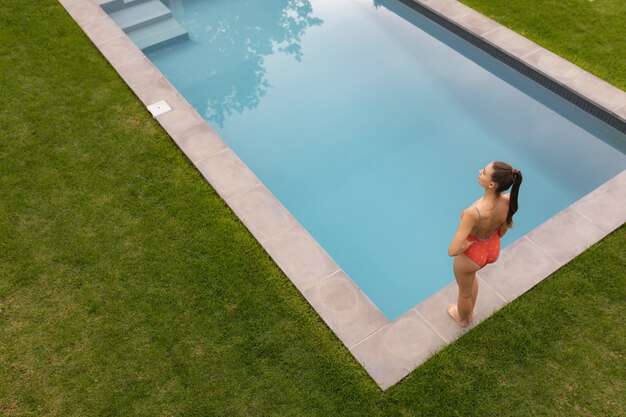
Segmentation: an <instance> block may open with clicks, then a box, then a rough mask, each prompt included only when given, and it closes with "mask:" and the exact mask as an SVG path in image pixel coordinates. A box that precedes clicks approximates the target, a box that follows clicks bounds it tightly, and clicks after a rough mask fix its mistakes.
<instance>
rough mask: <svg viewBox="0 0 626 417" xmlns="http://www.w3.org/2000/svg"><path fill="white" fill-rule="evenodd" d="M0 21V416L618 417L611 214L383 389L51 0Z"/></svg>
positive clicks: (623, 259) (616, 247)
mask: <svg viewBox="0 0 626 417" xmlns="http://www.w3.org/2000/svg"><path fill="white" fill-rule="evenodd" d="M535 7H541V5H540V4H538V5H537V6H535ZM530 12H533V13H536V9H533V10H529V11H527V13H530ZM0 19H1V20H0V21H2V24H1V25H0V68H1V71H0V88H1V90H0V92H1V98H2V101H1V103H2V104H1V106H0V129H1V132H2V140H0V415H2V416H183V415H184V416H270V415H275V416H309V415H311V416H316V415H323V416H327V415H338V416H365V415H367V416H370V415H371V416H396V415H398V416H402V415H406V416H414V415H423V416H454V415H467V416H502V415H506V416H516V415H519V416H526V415H532V416H535V415H550V416H553V415H557V416H559V415H561V416H577V415H580V416H590V415H594V416H609V415H610V416H619V415H626V406H625V405H624V402H623V398H625V397H626V380H625V379H626V378H625V375H624V354H625V346H626V336H625V332H624V331H623V329H624V328H625V326H624V325H625V323H624V320H625V319H624V317H626V285H625V284H626V251H625V250H624V248H625V247H626V226H622V227H621V228H620V229H618V230H617V231H615V232H614V233H612V234H611V235H610V236H608V237H607V238H606V239H604V240H603V241H602V242H600V243H599V244H597V245H595V246H594V247H592V248H591V249H589V250H588V251H586V252H585V253H584V254H583V255H581V256H580V257H578V258H577V259H575V260H574V261H573V262H571V263H570V264H568V265H567V266H565V267H564V268H562V269H560V270H559V271H558V272H556V273H555V274H554V275H553V276H552V277H550V278H549V279H548V280H546V281H545V282H543V283H542V284H540V285H539V286H538V287H536V288H535V289H533V290H532V291H530V292H529V293H528V294H526V295H524V296H523V297H521V298H520V299H518V300H516V301H515V302H513V303H511V304H509V305H508V306H506V307H505V308H504V309H503V310H501V311H500V312H498V313H497V314H496V315H495V316H493V317H492V318H490V319H489V320H488V321H486V322H485V323H483V324H481V325H480V326H478V327H477V328H476V329H474V330H472V331H471V332H470V333H468V334H467V335H466V336H464V337H463V338H461V339H460V340H458V341H457V342H455V343H453V344H452V345H450V346H448V347H447V348H445V349H444V350H443V351H442V352H440V353H439V354H437V355H436V356H435V357H433V358H432V359H431V360H429V361H428V362H427V363H426V364H425V365H423V366H421V367H420V368H418V369H417V370H416V371H414V372H412V373H411V374H410V375H409V376H408V377H407V378H406V379H405V380H404V381H402V382H401V383H399V384H398V385H396V386H394V387H392V388H391V389H389V390H388V391H387V392H384V393H383V392H381V391H380V390H379V389H378V388H377V386H376V385H375V384H374V382H373V381H372V380H371V379H369V377H368V376H367V374H366V373H365V371H364V370H363V369H362V368H361V367H360V365H359V364H358V363H357V362H356V361H355V360H354V358H353V357H352V356H351V355H350V353H349V352H348V351H347V350H346V349H345V347H344V346H343V345H342V344H341V342H340V341H339V340H338V339H337V338H336V337H335V336H334V334H333V333H332V332H331V331H330V330H329V329H328V328H327V327H326V326H325V324H324V323H323V322H322V321H321V319H320V318H319V316H317V314H316V313H315V312H314V311H313V310H312V309H311V308H310V307H309V306H308V304H307V303H306V301H305V300H304V299H303V297H302V296H301V295H300V293H299V292H298V291H297V290H296V289H295V288H294V287H293V286H292V285H291V284H290V282H289V280H288V279H287V278H286V277H285V276H284V275H283V274H282V272H281V271H280V270H279V269H278V268H277V267H276V265H275V264H274V263H273V262H272V261H271V259H269V258H268V256H267V255H266V254H265V252H264V251H263V250H262V248H261V247H260V245H258V243H257V242H256V241H255V240H254V239H253V238H252V237H251V235H250V234H249V233H248V231H247V230H246V229H245V228H244V227H243V225H242V224H241V223H240V222H239V221H238V220H237V218H236V217H235V216H234V215H233V214H232V213H231V212H230V211H229V209H228V208H227V206H226V205H225V204H224V202H223V201H222V200H221V199H220V198H219V197H218V196H217V194H216V193H215V192H214V191H213V190H212V189H211V187H210V186H208V185H207V184H206V183H205V181H204V180H203V179H202V178H201V176H200V175H199V174H198V173H197V172H196V171H195V169H194V168H193V166H192V165H190V164H189V163H188V162H187V160H186V159H185V157H184V156H183V155H182V154H181V153H180V152H179V151H178V149H177V148H176V146H175V145H174V144H173V143H172V142H171V140H170V139H169V138H168V137H167V135H166V134H165V133H164V132H163V131H162V129H161V128H160V127H159V126H158V124H157V123H155V121H154V120H152V119H151V117H150V116H149V114H148V113H147V112H146V110H145V109H144V108H143V106H142V105H141V104H140V102H139V101H138V100H137V99H136V98H135V97H134V96H133V94H132V93H131V92H130V90H129V89H128V88H127V87H125V85H124V84H123V83H122V82H121V80H120V79H119V78H118V77H117V75H116V73H115V72H114V71H113V69H111V68H110V67H109V65H108V64H107V63H106V61H105V60H104V59H103V58H102V57H101V56H100V55H99V53H98V52H97V50H96V49H95V48H94V47H93V46H92V45H91V43H90V42H89V41H88V39H87V38H86V37H85V36H84V35H83V34H82V32H81V30H80V29H79V28H78V27H77V26H76V25H75V24H74V23H73V21H72V20H71V18H69V16H67V14H66V13H65V11H64V10H63V9H62V8H61V7H60V6H59V5H58V4H57V3H56V2H55V1H54V0H31V1H29V2H23V1H18V0H4V1H3V2H2V7H0ZM561 30H562V31H568V30H570V28H568V27H567V26H562V27H561ZM577 35H578V34H577ZM594 36H595V35H594ZM618 74H619V72H618ZM622 77H624V75H623V71H622ZM621 82H622V83H623V82H624V79H623V78H622V80H621ZM616 84H618V83H616Z"/></svg>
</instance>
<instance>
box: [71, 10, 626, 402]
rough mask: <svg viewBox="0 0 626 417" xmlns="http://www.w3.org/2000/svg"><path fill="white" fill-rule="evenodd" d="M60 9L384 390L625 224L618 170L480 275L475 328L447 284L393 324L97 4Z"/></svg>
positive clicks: (519, 47) (575, 80)
mask: <svg viewBox="0 0 626 417" xmlns="http://www.w3.org/2000/svg"><path fill="white" fill-rule="evenodd" d="M59 2H60V3H61V4H62V5H63V7H65V9H66V10H67V12H68V13H69V14H70V15H71V16H72V18H74V20H75V21H76V22H77V23H78V25H79V26H80V27H81V28H82V29H83V31H84V32H85V33H86V34H87V36H88V37H89V38H90V39H91V41H92V42H93V44H94V45H95V46H96V47H97V48H98V50H99V51H100V52H101V53H102V55H104V57H105V58H106V59H107V60H108V61H109V63H110V64H111V65H112V66H113V68H114V69H115V70H116V71H117V72H118V73H119V75H120V76H121V77H122V79H123V80H124V81H125V82H126V83H127V84H128V86H129V87H130V88H131V89H132V91H133V92H134V93H135V94H136V95H137V97H138V98H139V100H141V102H142V103H143V104H144V105H146V106H149V105H151V104H154V103H156V102H159V101H161V100H165V101H166V102H167V103H168V104H169V105H170V107H171V108H172V110H171V111H169V112H166V113H164V114H161V115H159V116H157V117H156V119H157V120H158V122H159V123H160V124H161V126H163V128H164V129H165V130H166V131H167V133H168V134H169V135H170V136H171V138H172V140H173V141H174V142H175V143H176V144H177V145H178V147H179V148H180V149H181V150H182V151H183V152H184V153H185V155H187V157H188V158H189V160H190V161H191V162H192V163H193V164H194V165H195V166H196V167H197V169H198V170H199V171H200V173H201V174H202V175H203V176H204V178H206V180H207V181H208V182H209V183H210V184H211V185H212V186H213V188H214V189H215V190H216V191H217V192H218V193H219V195H220V196H221V197H222V198H223V199H224V200H225V201H226V203H227V204H228V205H229V206H230V207H231V209H232V210H233V211H234V212H235V213H236V214H237V216H239V218H240V219H241V220H242V222H243V223H244V224H245V225H246V227H247V228H248V229H249V230H250V232H251V233H252V234H253V235H254V236H255V238H256V239H257V240H258V241H259V242H260V244H261V245H262V246H263V248H264V249H265V250H266V251H267V253H268V254H269V255H270V256H271V257H272V258H273V259H274V261H275V262H276V264H277V265H278V266H279V267H280V268H281V269H282V270H283V271H284V273H285V274H286V275H287V277H288V278H289V279H290V280H291V281H292V282H293V284H294V285H295V286H296V287H297V288H298V289H299V290H300V291H301V292H302V294H303V295H304V297H305V298H306V299H307V300H308V302H309V303H310V304H311V306H312V307H313V308H314V309H315V311H317V313H318V314H319V315H320V316H321V317H322V319H323V320H324V322H326V324H327V325H328V326H329V327H330V328H331V329H332V330H333V331H334V332H335V334H336V335H337V336H338V337H339V339H340V340H341V341H342V342H343V343H344V344H345V346H346V347H347V348H348V349H349V350H350V352H351V353H352V354H353V355H354V357H355V358H356V360H357V361H358V362H359V363H361V365H362V366H363V367H364V368H365V369H366V370H367V372H368V373H369V375H370V376H371V377H372V378H373V379H374V381H375V382H376V383H377V384H378V385H379V387H380V388H381V389H383V390H385V389H387V388H389V387H390V386H392V385H394V384H396V383H397V382H399V381H400V380H401V379H402V378H404V377H405V376H406V375H408V374H409V373H410V372H411V371H412V370H413V369H415V368H416V367H417V366H419V365H420V364H421V363H423V362H424V361H426V360H427V359H428V358H430V357H431V356H432V355H434V354H435V353H436V352H437V351H438V350H440V349H441V348H442V347H443V346H445V345H446V344H448V343H450V342H452V341H454V340H456V339H457V338H459V337H460V336H461V335H462V334H464V333H465V332H467V331H469V330H470V329H471V328H473V327H474V326H476V325H477V324H478V323H480V322H481V321H483V320H485V319H486V318H488V317H489V316H490V315H491V314H493V313H494V312H495V311H497V310H499V309H500V308H502V306H504V305H505V304H507V303H509V302H511V301H512V300H514V299H516V298H517V297H519V296H520V295H522V294H524V293H525V292H526V291H528V290H529V289H531V288H532V287H534V286H535V285H537V284H538V283H539V282H541V281H542V280H544V279H545V278H547V277H548V276H549V275H550V274H552V273H553V272H554V271H556V270H557V269H558V268H560V267H561V266H563V265H565V264H566V263H568V262H569V261H570V260H572V259H573V258H574V257H576V256H577V255H578V254H580V253H581V252H583V251H584V250H585V249H586V248H588V247H589V246H591V245H593V244H594V243H596V242H598V241H599V240H601V239H602V238H603V237H605V236H606V235H607V234H609V233H610V232H612V231H613V230H615V229H616V228H618V227H619V226H621V225H622V224H623V223H624V222H626V170H625V171H622V172H621V173H620V174H618V175H617V176H616V177H614V178H613V179H611V180H609V181H608V182H606V183H605V184H603V185H602V186H600V187H598V188H597V189H595V190H594V191H592V192H591V193H590V194H588V195H587V196H585V197H583V198H582V199H580V200H578V201H577V202H575V203H574V204H572V205H571V206H570V207H568V208H566V209H565V210H563V211H561V212H560V213H558V214H557V215H555V216H554V217H552V218H551V219H549V220H548V221H546V222H545V223H543V224H542V225H540V226H539V227H537V228H536V229H534V230H533V231H531V232H530V233H528V234H526V235H525V236H523V237H522V238H520V239H519V240H517V241H516V242H515V243H513V244H512V245H510V246H508V247H507V248H506V249H504V250H503V251H502V253H501V256H500V259H499V260H498V262H497V263H495V264H493V265H489V266H487V267H485V268H484V269H482V270H481V271H479V273H478V281H479V284H480V293H479V298H478V302H477V305H476V310H475V312H474V322H473V323H472V325H471V326H468V327H466V328H460V327H459V326H458V325H457V324H456V323H455V322H453V321H452V320H451V319H450V318H449V317H448V315H447V313H446V309H445V306H446V305H447V304H448V303H450V302H455V301H456V284H455V283H454V282H451V283H450V284H449V285H448V286H446V287H445V288H443V289H442V290H440V291H439V292H437V293H436V294H434V295H433V296H431V297H430V298H428V299H427V300H425V301H424V302H422V303H420V304H418V305H416V306H415V307H413V308H412V309H410V310H409V311H407V312H406V313H405V314H403V315H402V316H401V317H399V318H398V319H396V320H394V321H389V320H387V319H386V318H385V316H384V315H383V314H382V312H381V311H380V310H379V309H378V308H377V307H376V306H375V305H374V304H373V303H372V302H371V301H370V300H369V298H368V297H367V296H366V295H365V294H364V293H363V292H362V291H361V290H360V289H359V288H358V287H357V285H356V284H355V283H354V282H353V281H352V279H350V277H349V276H348V275H347V274H346V273H345V272H344V271H343V270H341V268H340V267H339V266H338V265H337V263H336V262H335V261H334V260H333V259H332V258H331V257H330V256H329V255H328V254H327V253H326V252H325V251H324V249H323V248H322V247H321V246H320V245H319V244H318V243H317V242H316V241H315V240H314V239H313V238H312V237H311V235H310V234H309V233H308V232H307V231H306V230H305V229H304V228H303V227H302V226H301V225H300V224H299V223H298V221H297V220H296V219H295V218H294V217H293V216H292V215H291V214H290V213H289V211H288V210H287V209H286V208H285V207H284V206H283V205H282V204H281V203H280V202H279V201H278V200H277V199H276V197H274V195H273V194H272V193H271V192H270V191H269V190H268V189H267V188H266V187H265V186H264V185H263V184H262V183H261V181H260V180H259V179H258V178H257V177H256V176H255V175H254V173H253V172H252V171H251V170H250V169H249V168H248V167H247V166H246V165H245V164H244V163H243V162H242V161H241V159H239V157H238V156H237V155H236V154H235V152H233V150H232V149H230V148H229V147H228V146H227V145H226V143H224V141H223V140H222V139H221V138H220V137H219V135H218V134H217V133H216V132H215V131H214V130H213V129H212V128H211V127H210V126H209V125H207V123H206V122H205V121H204V119H203V118H202V117H201V116H200V115H199V114H198V113H197V112H196V111H195V110H194V108H193V107H192V106H191V105H190V104H189V103H188V102H187V101H186V100H185V99H184V98H183V97H182V96H181V95H180V94H179V93H178V91H177V90H176V89H175V88H174V87H173V86H172V85H171V84H170V83H169V82H168V81H167V80H166V79H165V77H163V75H162V74H161V73H160V72H159V70H158V69H157V68H156V67H155V66H154V65H153V64H152V63H151V62H150V61H149V60H148V59H147V58H146V57H145V55H144V54H143V53H142V52H141V50H139V49H138V48H137V47H136V46H135V45H134V44H133V42H132V41H131V40H130V39H129V38H128V37H127V36H126V35H125V34H124V32H122V31H121V30H120V29H119V28H118V27H117V26H116V24H115V23H114V22H113V21H112V20H111V19H110V18H109V16H108V15H107V14H106V13H105V12H104V11H103V10H102V9H101V8H100V7H99V6H98V5H97V4H96V3H95V2H94V1H92V0H59ZM406 2H407V1H405V3H406ZM414 3H415V5H416V6H419V7H420V8H423V10H425V11H427V12H428V13H430V14H432V15H433V16H436V17H437V18H438V19H441V20H442V21H445V22H446V24H449V25H452V26H453V27H454V28H455V30H460V31H461V32H462V33H463V34H464V35H467V36H470V37H473V39H474V40H479V41H480V42H484V43H485V44H487V45H489V47H492V48H495V49H496V50H497V51H498V53H501V54H504V55H505V57H506V59H510V60H513V62H514V63H515V64H519V65H522V66H524V67H525V68H529V69H531V70H532V71H534V72H533V74H540V76H541V77H543V78H545V80H547V82H550V83H554V84H555V85H557V86H558V88H561V89H562V90H563V91H564V92H565V94H571V95H572V97H574V98H573V99H571V100H579V101H580V100H582V101H581V102H580V103H578V102H577V105H579V106H581V107H585V106H587V107H591V108H592V109H593V111H594V112H595V113H596V114H599V116H598V117H600V118H604V119H607V120H609V124H612V125H613V126H616V127H617V128H618V129H619V130H622V129H621V127H623V126H626V93H625V92H623V91H621V90H619V89H618V88H616V87H614V86H612V85H611V84H609V83H607V82H605V81H603V80H601V79H599V78H597V77H595V76H594V75H592V74H590V73H588V72H586V71H584V70H583V69H581V68H579V67H577V66H576V65H574V64H572V63H570V62H569V61H566V60H564V59H563V58H561V57H559V56H557V55H555V54H553V53H552V52H550V51H548V50H546V49H544V48H542V47H540V46H539V45H537V44H535V43H533V42H532V41H530V40H528V39H526V38H524V37H523V36H521V35H519V34H517V33H515V32H513V31H511V30H510V29H507V28H506V27H504V26H502V25H500V24H498V23H497V22H495V21H493V20H491V19H489V18H487V17H485V16H483V15H481V14H480V13H478V12H476V11H474V10H473V9H471V8H469V7H467V6H465V5H463V4H461V3H459V2H457V1H456V0H424V1H420V0H415V1H414ZM562 94H563V93H562ZM581 103H582V104H581ZM622 131H623V130H622Z"/></svg>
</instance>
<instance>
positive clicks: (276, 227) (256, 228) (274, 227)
mask: <svg viewBox="0 0 626 417" xmlns="http://www.w3.org/2000/svg"><path fill="white" fill-rule="evenodd" d="M227 203H228V205H229V206H230V207H231V208H232V209H233V211H234V212H235V213H236V214H237V216H239V218H240V219H242V221H243V222H244V223H245V225H246V226H247V227H248V229H250V231H251V232H252V234H253V235H254V236H255V237H256V238H257V240H258V241H259V242H263V241H265V240H267V239H269V238H271V237H272V236H275V235H277V234H279V233H281V232H284V231H285V230H287V229H290V228H292V227H294V226H295V225H297V224H298V222H297V220H296V219H295V218H294V217H293V216H292V215H291V213H289V211H288V210H287V209H286V208H285V206H283V205H282V204H281V203H280V201H278V199H277V198H276V197H275V196H274V194H272V193H271V192H270V191H269V190H268V189H267V188H266V187H265V186H263V185H259V186H258V187H255V188H252V189H251V190H249V191H246V192H245V193H242V194H239V195H237V196H235V197H233V198H231V199H230V200H227Z"/></svg>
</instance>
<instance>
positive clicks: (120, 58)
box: [96, 36, 158, 104]
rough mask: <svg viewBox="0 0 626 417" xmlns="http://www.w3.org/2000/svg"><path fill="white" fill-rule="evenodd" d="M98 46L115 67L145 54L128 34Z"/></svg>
mask: <svg viewBox="0 0 626 417" xmlns="http://www.w3.org/2000/svg"><path fill="white" fill-rule="evenodd" d="M96 46H97V47H98V49H99V50H100V52H101V53H102V55H104V57H105V58H106V59H107V60H108V61H109V62H110V63H111V65H113V67H114V68H117V67H119V66H121V65H125V64H128V63H129V62H130V61H132V60H135V59H138V58H141V57H143V56H144V55H143V53H142V52H141V51H140V50H139V48H137V47H136V46H135V44H133V43H132V42H131V41H130V40H129V39H128V38H127V37H126V36H120V37H119V38H115V39H112V40H110V41H107V42H103V43H102V44H101V45H96ZM155 101H158V100H154V101H153V102H152V103H154V102H155ZM152 103H150V104H152Z"/></svg>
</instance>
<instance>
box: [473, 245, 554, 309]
mask: <svg viewBox="0 0 626 417" xmlns="http://www.w3.org/2000/svg"><path fill="white" fill-rule="evenodd" d="M559 267H560V264H559V263H558V262H557V261H555V260H554V259H552V258H551V257H549V256H548V255H547V254H545V253H543V252H542V251H541V250H539V249H538V248H537V247H536V246H535V245H534V244H533V243H532V242H531V241H530V240H528V239H527V238H526V237H522V238H521V239H519V240H518V241H516V242H515V243H513V244H512V245H510V246H508V247H507V248H505V249H504V250H503V251H502V253H501V254H500V259H499V260H498V261H497V262H496V263H495V264H491V265H487V266H486V267H485V268H483V269H481V270H480V271H478V273H477V276H479V277H480V278H481V279H482V280H484V281H485V282H486V283H487V284H489V285H490V286H491V288H493V289H494V290H495V291H496V292H497V293H498V294H500V295H501V296H502V297H503V298H504V299H505V300H506V301H512V300H514V299H516V298H517V297H519V296H520V295H522V294H523V293H525V292H526V291H528V290H529V289H531V288H532V287H534V286H535V285H537V284H538V283H539V282H540V281H542V280H543V279H544V278H546V277H547V276H548V275H550V274H552V273H553V272H554V271H556V270H557V269H558V268H559Z"/></svg>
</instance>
